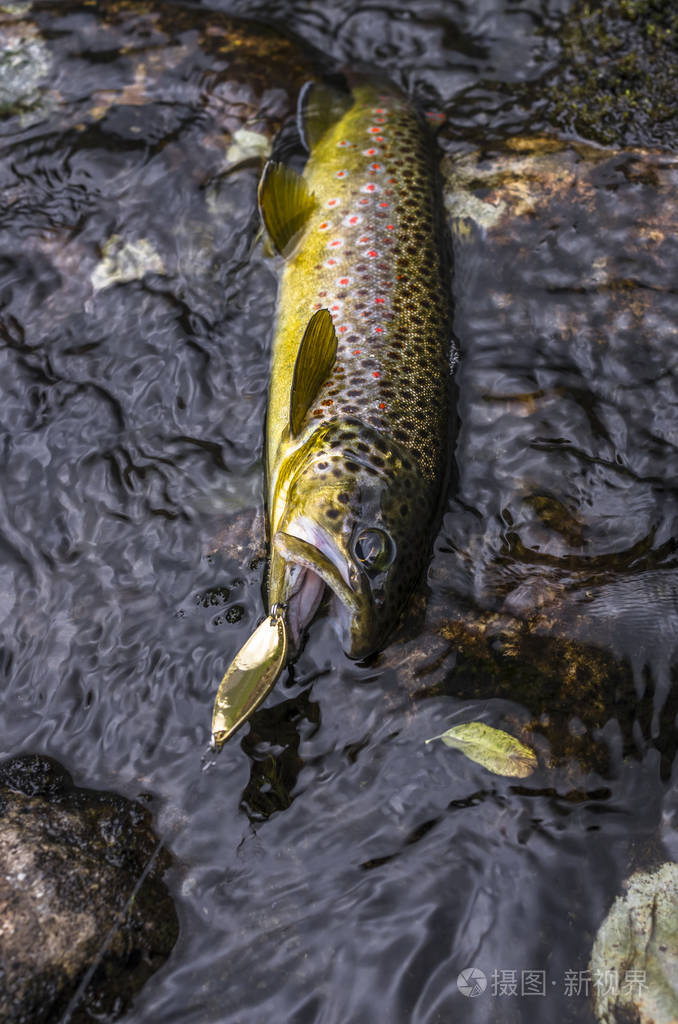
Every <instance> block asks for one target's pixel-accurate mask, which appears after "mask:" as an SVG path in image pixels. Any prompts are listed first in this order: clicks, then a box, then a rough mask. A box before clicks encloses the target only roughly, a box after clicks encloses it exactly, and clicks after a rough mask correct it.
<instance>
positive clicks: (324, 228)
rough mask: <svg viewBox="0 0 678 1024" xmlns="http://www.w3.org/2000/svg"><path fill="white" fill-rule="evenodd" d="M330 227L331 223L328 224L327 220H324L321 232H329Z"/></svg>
mask: <svg viewBox="0 0 678 1024" xmlns="http://www.w3.org/2000/svg"><path fill="white" fill-rule="evenodd" d="M329 226H330V225H329V223H328V222H327V221H326V220H324V221H323V222H322V224H321V225H320V230H321V231H327V229H328V227H329Z"/></svg>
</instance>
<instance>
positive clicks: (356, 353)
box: [353, 348, 362, 356]
mask: <svg viewBox="0 0 678 1024" xmlns="http://www.w3.org/2000/svg"><path fill="white" fill-rule="evenodd" d="M361 351H362V349H359V348H354V349H353V355H354V356H359V355H360V353H361Z"/></svg>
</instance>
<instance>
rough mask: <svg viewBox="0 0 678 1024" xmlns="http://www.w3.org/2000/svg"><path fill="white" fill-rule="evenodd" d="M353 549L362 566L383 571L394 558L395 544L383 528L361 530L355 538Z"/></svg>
mask: <svg viewBox="0 0 678 1024" xmlns="http://www.w3.org/2000/svg"><path fill="white" fill-rule="evenodd" d="M353 551H354V554H355V556H356V558H357V559H358V561H359V562H360V563H361V564H362V566H363V567H364V568H365V569H367V570H368V571H369V570H372V571H373V572H383V571H384V569H388V567H389V565H390V564H391V562H392V561H393V559H394V558H395V545H394V543H393V541H392V540H391V538H390V537H389V535H388V534H387V533H384V531H383V530H374V529H370V530H363V531H362V532H361V533H359V534H358V536H357V537H356V539H355V542H354V544H353Z"/></svg>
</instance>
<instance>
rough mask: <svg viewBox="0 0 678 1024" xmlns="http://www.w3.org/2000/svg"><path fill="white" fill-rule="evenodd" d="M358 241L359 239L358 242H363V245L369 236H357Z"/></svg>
mask: <svg viewBox="0 0 678 1024" xmlns="http://www.w3.org/2000/svg"><path fill="white" fill-rule="evenodd" d="M358 241H359V242H362V243H363V245H364V244H365V242H369V238H368V237H367V235H363V237H362V238H359V239H358Z"/></svg>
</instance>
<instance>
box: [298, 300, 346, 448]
mask: <svg viewBox="0 0 678 1024" xmlns="http://www.w3.org/2000/svg"><path fill="white" fill-rule="evenodd" d="M336 357H337V335H336V332H335V330H334V324H333V323H332V316H331V314H330V311H329V309H319V310H318V312H317V313H314V314H313V316H312V317H311V319H310V320H309V322H308V326H307V328H306V330H305V331H304V336H303V338H302V339H301V345H300V346H299V351H298V352H297V360H296V362H295V364H294V375H293V377H292V394H291V395H290V434H291V436H292V437H296V436H297V434H298V433H299V431H300V430H301V424H302V422H303V419H304V416H305V415H306V413H307V412H308V410H309V409H310V407H311V405H312V403H313V401H314V400H315V398H316V395H317V394H318V392H319V391H320V387H321V385H322V384H323V382H324V381H325V380H326V379H327V377H328V376H329V374H330V371H331V369H332V367H333V366H334V360H335V359H336Z"/></svg>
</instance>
